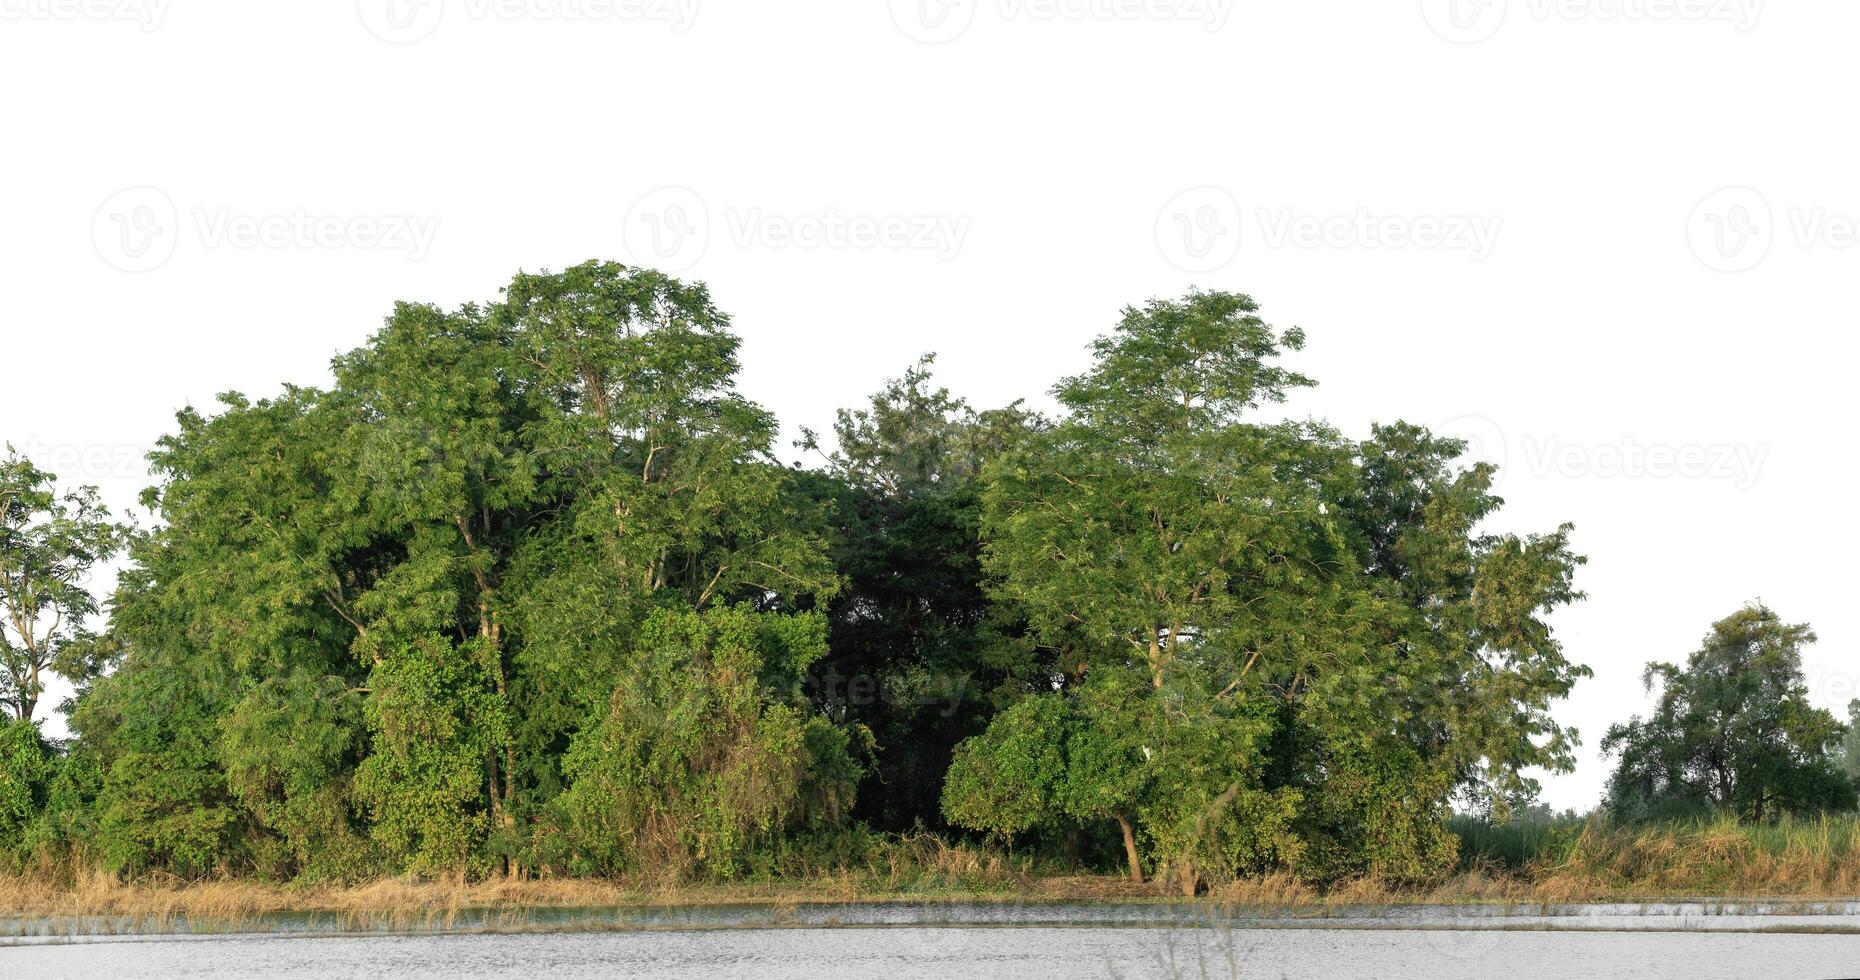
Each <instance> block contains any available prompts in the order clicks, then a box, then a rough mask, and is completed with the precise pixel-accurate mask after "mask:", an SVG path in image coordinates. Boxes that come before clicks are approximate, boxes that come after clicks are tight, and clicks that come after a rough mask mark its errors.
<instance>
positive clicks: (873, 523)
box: [800, 355, 1043, 831]
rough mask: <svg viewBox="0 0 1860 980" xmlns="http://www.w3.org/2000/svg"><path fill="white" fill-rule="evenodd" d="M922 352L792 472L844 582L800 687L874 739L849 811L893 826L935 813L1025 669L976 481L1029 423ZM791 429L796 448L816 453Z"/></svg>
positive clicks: (814, 442) (932, 822)
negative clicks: (992, 578) (954, 763)
mask: <svg viewBox="0 0 1860 980" xmlns="http://www.w3.org/2000/svg"><path fill="white" fill-rule="evenodd" d="M934 362H935V358H934V357H933V356H932V355H925V356H924V357H923V358H921V359H920V360H919V361H918V362H917V363H916V364H915V365H914V366H912V367H910V368H909V369H907V370H906V371H905V372H904V374H903V375H902V376H901V377H899V378H896V379H892V380H888V381H887V382H886V383H885V385H884V386H883V388H881V390H879V391H878V392H876V393H875V394H874V395H873V396H872V397H871V399H870V401H869V403H868V404H867V406H866V407H863V408H859V409H853V410H841V411H840V412H839V413H838V414H837V418H836V420H835V423H834V426H833V435H834V440H833V443H834V446H833V449H832V451H831V453H827V454H825V458H826V462H827V466H826V470H825V472H821V473H808V474H804V475H803V476H802V477H800V483H801V486H802V487H803V488H804V489H805V490H806V492H809V493H811V494H813V495H815V496H816V497H817V498H818V499H819V501H820V505H819V507H820V509H821V510H822V511H823V512H826V513H829V514H830V515H831V521H832V525H833V533H832V537H831V549H832V551H831V553H832V557H833V561H834V564H835V566H836V567H837V568H838V569H839V571H840V573H841V575H842V576H843V578H844V581H845V587H844V589H843V590H842V591H841V592H840V593H839V594H837V595H836V596H834V597H833V600H832V601H831V602H830V603H829V604H828V605H827V608H826V612H827V616H828V623H829V634H828V653H827V655H826V656H825V657H823V658H821V660H820V662H819V663H817V664H816V665H815V667H814V669H813V670H812V671H811V672H810V675H809V678H808V690H809V693H810V695H811V696H812V697H813V699H814V703H815V704H816V705H817V706H818V707H819V708H820V709H821V710H822V711H825V712H828V713H830V714H832V715H833V716H835V717H840V718H844V719H845V720H847V721H849V722H852V723H856V724H859V725H862V726H864V727H865V728H866V729H868V730H869V731H870V732H871V733H872V734H873V736H874V739H875V752H874V759H873V765H872V766H871V767H870V771H869V772H868V774H867V776H866V779H865V782H864V783H863V784H862V785H861V787H860V791H859V808H858V811H857V815H858V817H859V818H860V819H862V820H864V821H867V822H868V823H870V824H872V825H874V826H876V827H880V828H883V829H887V830H896V831H907V830H910V829H912V828H913V827H917V826H937V825H938V824H940V822H941V819H940V818H941V815H942V813H941V810H940V808H939V806H938V796H939V794H940V792H941V790H942V785H943V773H944V771H945V770H946V769H947V768H948V766H949V761H950V758H951V754H952V753H953V751H954V749H955V746H956V743H958V742H960V741H961V740H962V739H964V738H966V737H968V736H970V735H973V734H976V733H978V732H980V731H981V729H982V728H983V726H985V725H986V724H987V721H988V718H989V717H990V716H991V715H992V714H993V712H994V711H995V709H996V708H997V707H998V706H1000V705H1001V704H1003V703H1006V702H1007V701H1009V700H1011V699H1012V697H1014V696H1016V695H1017V694H1018V693H1019V692H1020V691H1021V690H1022V689H1023V688H1024V687H1025V684H1026V683H1027V679H1028V675H1030V674H1032V673H1034V672H1035V670H1036V668H1035V665H1034V664H1033V663H1031V662H1030V661H1029V660H1028V658H1026V657H1025V656H1023V651H1022V650H1020V649H1018V648H1017V647H1016V646H1015V645H1014V644H1013V643H1012V642H1011V635H1012V634H1013V633H1014V632H1015V631H1016V630H1017V629H1018V626H1019V624H1018V623H1017V622H1015V621H1014V619H1015V617H1014V614H1013V612H1012V610H1011V609H1009V608H1007V607H1004V606H1002V605H1000V604H998V603H991V602H990V599H989V596H988V595H987V593H986V591H985V589H984V586H983V575H982V569H981V560H980V559H981V542H980V538H979V531H978V516H979V512H980V498H979V494H978V485H977V483H976V476H977V474H978V473H979V471H980V470H981V468H982V465H983V464H984V463H985V462H986V461H987V460H988V459H991V458H993V457H994V456H996V455H999V454H1000V453H1001V452H1003V451H1005V448H1006V447H1007V446H1009V445H1012V444H1014V443H1016V442H1018V441H1019V440H1020V439H1022V438H1024V437H1025V436H1026V434H1028V433H1029V432H1032V431H1036V430H1037V429H1039V428H1040V427H1041V426H1042V424H1043V422H1042V420H1041V419H1040V418H1039V417H1038V416H1037V415H1035V414H1033V413H1031V412H1028V411H1027V410H1025V409H1023V408H1022V407H1021V406H1020V405H1019V404H1018V403H1016V404H1013V405H1009V406H1006V407H1004V408H1000V409H993V410H987V411H976V410H975V409H973V408H972V407H970V406H969V405H968V403H967V402H965V401H963V400H962V399H960V398H957V397H955V396H953V395H952V394H950V392H949V391H948V389H946V388H941V387H938V386H936V385H935V384H934V382H933V380H932V375H931V369H932V366H933V365H934ZM804 436H805V438H804V439H803V440H802V442H801V443H800V445H801V446H802V447H803V448H806V449H809V450H813V451H820V450H821V446H820V441H819V439H818V437H817V436H816V435H815V434H814V433H813V432H811V431H806V430H804Z"/></svg>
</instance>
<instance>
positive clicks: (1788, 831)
mask: <svg viewBox="0 0 1860 980" xmlns="http://www.w3.org/2000/svg"><path fill="white" fill-rule="evenodd" d="M1536 840H1537V843H1535V844H1534V845H1533V849H1532V850H1531V852H1530V853H1527V854H1525V855H1523V859H1522V860H1521V861H1520V862H1519V864H1518V866H1516V867H1514V868H1509V869H1506V868H1502V867H1500V866H1499V865H1497V864H1494V863H1492V862H1490V861H1484V860H1481V859H1479V857H1478V855H1476V854H1474V855H1471V856H1470V859H1469V860H1468V862H1467V868H1466V870H1464V871H1462V872H1461V873H1459V874H1458V875H1457V876H1455V877H1452V878H1449V879H1445V880H1441V881H1437V882H1433V883H1430V884H1426V885H1420V886H1414V885H1409V886H1395V885H1390V884H1388V883H1385V882H1380V881H1375V880H1372V879H1354V880H1349V881H1343V882H1338V883H1334V884H1332V885H1330V886H1329V887H1326V888H1320V887H1317V886H1315V885H1313V884H1311V883H1309V882H1306V881H1302V880H1300V879H1298V878H1295V877H1292V876H1290V875H1284V874H1277V875H1267V876H1263V877H1257V878H1249V879H1244V880H1241V881H1235V882H1231V883H1226V884H1223V885H1220V886H1217V887H1216V888H1215V889H1214V890H1213V891H1212V892H1210V893H1209V894H1208V895H1206V896H1205V898H1204V899H1203V901H1205V902H1207V903H1208V904H1210V905H1213V906H1220V907H1233V908H1241V907H1245V908H1266V909H1288V910H1296V909H1322V908H1324V907H1329V906H1339V905H1385V904H1398V903H1470V902H1490V903H1547V904H1561V903H1572V902H1583V901H1598V900H1625V899H1635V898H1675V897H1681V896H1688V897H1720V896H1722V897H1732V896H1735V897H1751V898H1762V897H1775V898H1792V899H1803V900H1823V899H1835V898H1850V897H1853V896H1857V895H1860V819H1855V818H1842V817H1836V818H1829V819H1823V820H1812V821H1799V822H1783V823H1780V824H1774V825H1764V826H1747V825H1740V824H1737V823H1735V822H1731V821H1715V822H1705V823H1698V824H1669V825H1659V826H1650V827H1614V826H1610V825H1608V824H1606V823H1605V822H1602V821H1590V822H1588V823H1586V824H1581V825H1572V826H1571V828H1570V832H1569V833H1566V834H1561V835H1543V836H1541V838H1538V839H1536ZM1046 870H1049V871H1050V870H1051V869H1046ZM854 901H920V902H933V903H934V902H945V901H970V902H974V901H982V902H1104V901H1142V902H1174V901H1180V898H1179V897H1178V896H1177V895H1176V893H1175V892H1174V891H1173V890H1172V889H1171V890H1164V889H1162V888H1161V887H1160V886H1159V885H1157V884H1156V883H1154V882H1151V883H1147V884H1143V885H1138V884H1135V883H1133V882H1131V881H1129V880H1128V879H1127V878H1123V877H1121V876H1111V875H1063V874H1049V873H1039V872H1038V871H1036V870H1035V869H1034V867H1033V866H1032V864H1031V863H1030V862H1028V861H1025V860H1021V859H1015V858H1012V857H1010V856H1008V855H1006V854H1004V853H1002V852H1000V851H998V850H992V849H986V848H975V847H968V846H961V845H952V844H950V843H948V842H946V841H944V840H942V839H940V838H937V837H935V836H932V835H927V834H925V835H915V836H907V837H903V838H891V839H889V840H888V841H887V843H886V844H885V846H883V847H880V848H877V849H875V850H874V851H871V852H869V853H867V854H865V855H863V856H862V858H861V859H860V860H858V861H854V862H842V863H836V864H822V865H821V866H818V867H796V868H793V869H791V870H790V872H789V874H788V876H787V877H784V878H782V879H780V880H777V881H772V882H762V883H723V884H691V883H679V882H676V881H670V880H607V879H576V878H559V877H558V878H548V879H543V880H525V881H517V880H493V881H482V882H464V881H455V882H446V881H418V880H412V879H401V878H395V879H384V880H379V881H373V882H368V883H364V884H356V885H334V884H329V885H307V886H301V885H280V884H268V883H264V882H258V881H252V880H237V879H235V880H218V879H216V880H206V881H181V880H168V879H161V878H146V879H142V880H138V881H135V882H133V883H125V882H122V881H120V880H118V879H117V878H116V877H115V876H113V875H109V874H104V873H100V872H95V871H72V870H71V869H69V868H66V869H64V870H63V872H62V873H61V874H60V873H54V874H50V875H46V874H39V875H29V876H24V877H19V876H15V877H8V876H4V875H0V918H7V917H11V918H14V919H25V918H34V917H37V918H46V917H66V916H82V917H106V918H116V919H121V920H124V921H129V922H134V923H137V924H138V925H141V926H146V925H148V924H151V923H152V924H155V925H159V924H160V923H162V922H171V921H173V920H176V919H185V920H188V921H189V922H192V923H202V922H219V923H238V922H241V921H246V920H251V919H254V918H257V917H262V916H267V915H275V914H287V913H309V914H320V915H326V916H332V917H335V918H336V919H337V920H339V921H342V922H354V923H357V924H360V925H368V926H372V927H380V926H382V925H406V926H413V927H419V926H428V927H444V926H446V925H447V924H448V923H450V922H452V921H454V920H455V919H458V918H459V917H461V916H466V917H468V918H475V920H476V921H479V922H484V921H492V920H496V918H497V917H498V916H521V915H522V914H523V913H525V912H526V911H529V912H533V911H536V910H547V909H580V908H586V909H610V910H611V909H626V908H629V907H643V906H668V907H690V906H703V905H721V904H735V903H755V904H760V905H766V906H770V907H773V908H776V909H780V908H783V907H795V906H801V905H809V904H821V903H837V902H854Z"/></svg>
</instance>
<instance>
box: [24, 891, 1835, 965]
mask: <svg viewBox="0 0 1860 980" xmlns="http://www.w3.org/2000/svg"><path fill="white" fill-rule="evenodd" d="M539 916H541V917H540V918H539V919H537V920H536V921H533V922H531V923H529V925H528V926H527V928H532V929H549V928H552V927H562V928H572V929H576V930H579V931H572V932H521V933H506V934H482V933H451V934H415V935H356V934H353V933H340V934H338V933H335V932H334V931H332V929H331V928H329V927H328V926H327V924H319V922H318V921H317V920H316V919H314V917H293V918H284V919H280V920H278V921H277V922H275V923H273V924H272V926H273V928H274V930H275V931H274V932H272V933H265V934H259V933H247V934H238V935H212V934H204V933H203V934H181V935H171V936H147V935H120V934H117V935H109V934H98V933H97V932H95V931H92V930H89V929H86V928H84V927H83V925H82V923H80V922H66V923H64V924H63V926H59V925H58V924H56V923H41V925H43V926H44V927H45V928H42V929H40V930H38V931H36V932H35V931H34V930H33V929H31V928H28V925H29V924H28V923H24V922H15V923H12V925H11V931H12V932H13V933H14V935H13V936H12V938H11V939H8V940H0V942H11V943H13V944H15V945H12V946H10V947H3V948H0V976H4V977H8V978H11V977H45V978H57V977H73V978H77V977H82V978H93V977H112V978H113V977H125V978H126V977H153V978H169V977H175V978H179V977H192V978H222V977H224V978H233V977H238V978H248V977H260V976H262V977H277V978H287V980H289V978H312V977H316V978H322V977H358V978H369V980H396V978H424V977H435V978H438V977H510V976H524V977H530V976H535V977H551V978H564V980H581V978H597V977H598V978H610V977H652V978H659V977H663V978H705V980H713V978H736V977H743V978H758V980H761V978H770V980H783V978H791V977H792V978H797V980H798V978H809V980H812V978H839V977H845V978H883V980H915V978H928V977H957V978H962V980H995V978H1015V980H1020V978H1034V977H1055V978H1058V977H1064V978H1082V977H1104V978H1128V980H1135V978H1151V977H1156V978H1176V977H1183V978H1197V980H1199V978H1204V977H1205V978H1250V977H1269V978H1278V977H1297V978H1303V977H1312V978H1324V980H1332V978H1338V977H1381V978H1392V980H1407V978H1416V980H1452V978H1458V977H1467V978H1474V977H1477V978H1488V977H1493V976H1501V977H1504V976H1510V977H1517V978H1532V980H1537V978H1560V977H1569V978H1578V977H1580V978H1610V977H1686V978H1701V977H1726V978H1732V977H1736V978H1743V977H1764V978H1775V980H1789V978H1801V980H1824V978H1837V977H1855V976H1860V934H1856V932H1860V907H1856V906H1853V905H1849V904H1835V905H1787V906H1778V905H1752V904H1740V903H1704V904H1700V903H1694V904H1678V905H1591V906H1567V907H1560V908H1543V907H1538V906H1529V907H1511V908H1503V907H1478V908H1448V907H1438V906H1407V907H1392V908H1391V907H1364V908H1357V909H1350V908H1344V909H1325V910H1322V911H1321V913H1311V912H1248V911H1238V912H1233V911H1230V912H1224V913H1223V912H1213V911H1210V910H1208V909H1205V908H1192V907H1172V906H1156V905H1132V906H1117V905H1107V906H1073V905H1016V906H985V905H972V906H965V905H902V904H877V905H848V906H803V907H801V908H798V909H797V908H790V909H781V910H774V911H771V910H769V909H765V908H756V907H736V908H723V909H662V910H651V909H645V910H641V909H630V910H625V911H616V910H598V911H597V910H577V912H576V913H573V914H571V913H565V912H550V913H539ZM925 923H930V924H925ZM91 924H92V925H93V926H94V925H96V924H97V923H96V922H95V920H92V922H91ZM171 926H172V927H175V928H181V929H185V928H186V925H185V923H175V924H171ZM453 927H454V928H471V923H470V922H465V923H453ZM615 928H618V929H620V930H623V931H610V930H613V929H615ZM594 930H603V931H594ZM1758 930H1795V931H1788V932H1779V931H1758ZM109 931H120V930H118V929H117V928H116V927H109ZM60 932H62V933H64V934H63V935H58V934H57V933H60ZM73 932H76V933H78V935H72V933H73Z"/></svg>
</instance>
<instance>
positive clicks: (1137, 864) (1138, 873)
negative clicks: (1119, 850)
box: [1117, 814, 1143, 885]
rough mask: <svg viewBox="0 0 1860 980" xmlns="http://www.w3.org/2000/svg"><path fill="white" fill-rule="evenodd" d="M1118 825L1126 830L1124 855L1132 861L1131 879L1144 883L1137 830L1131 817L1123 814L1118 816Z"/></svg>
mask: <svg viewBox="0 0 1860 980" xmlns="http://www.w3.org/2000/svg"><path fill="white" fill-rule="evenodd" d="M1117 826H1118V828H1119V829H1121V830H1122V831H1123V832H1124V857H1125V858H1126V859H1128V860H1129V861H1130V880H1131V881H1134V882H1136V883H1137V884H1139V885H1141V884H1143V859H1142V858H1140V857H1138V856H1137V831H1136V828H1135V827H1132V826H1131V825H1130V818H1129V817H1126V816H1124V815H1122V814H1119V815H1118V817H1117Z"/></svg>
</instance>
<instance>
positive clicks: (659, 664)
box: [560, 606, 859, 877]
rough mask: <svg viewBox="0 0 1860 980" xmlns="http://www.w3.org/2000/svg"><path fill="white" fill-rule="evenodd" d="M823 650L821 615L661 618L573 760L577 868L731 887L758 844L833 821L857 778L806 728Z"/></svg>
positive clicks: (823, 726)
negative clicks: (693, 875)
mask: <svg viewBox="0 0 1860 980" xmlns="http://www.w3.org/2000/svg"><path fill="white" fill-rule="evenodd" d="M825 652H826V623H825V620H824V619H823V618H822V617H820V616H818V615H801V616H786V615H776V614H770V613H759V612H756V611H754V610H753V609H751V608H749V607H747V606H735V607H719V608H713V609H710V610H706V611H702V612H699V611H695V610H684V611H676V612H674V611H671V610H666V611H663V612H660V613H656V614H654V615H653V616H652V617H651V618H650V619H649V620H647V622H646V623H645V624H644V626H643V627H642V629H641V630H640V633H639V637H638V641H637V647H636V651H635V655H634V657H633V658H632V659H631V662H630V663H629V664H628V665H627V666H626V668H625V670H624V671H623V672H622V676H621V681H620V683H619V685H618V686H616V687H615V689H614V691H613V694H612V697H611V698H610V701H609V704H608V706H607V710H606V711H605V712H603V713H602V714H601V716H600V719H599V721H598V722H597V723H595V724H594V725H592V726H591V727H589V728H588V729H586V730H584V731H583V732H582V733H581V734H580V735H578V736H577V738H576V740H575V742H574V744H573V745H572V746H571V747H570V749H569V753H568V758H567V759H566V760H565V762H564V767H565V769H566V771H567V772H568V774H569V777H570V779H571V785H570V788H569V789H568V791H567V792H566V793H565V794H563V796H562V797H561V800H560V805H561V808H562V810H563V812H564V813H565V815H566V829H567V833H568V836H569V841H568V843H569V845H570V847H571V848H572V850H573V851H574V852H575V853H577V854H578V855H581V857H580V859H579V861H578V862H577V863H578V864H581V865H582V866H584V867H591V868H593V869H595V870H600V871H644V872H650V873H655V874H665V875H669V876H677V875H680V874H683V873H686V872H688V871H690V870H693V869H701V870H703V871H706V872H708V873H710V874H713V875H717V876H721V877H731V876H733V875H735V874H737V873H739V872H740V871H741V870H743V868H744V866H745V864H746V862H747V860H748V858H749V856H750V854H751V853H753V851H754V850H755V848H756V847H757V846H758V845H760V844H763V843H766V842H768V841H769V840H771V839H773V838H775V837H778V836H780V835H781V834H782V833H784V832H786V831H788V830H790V829H794V828H797V827H805V826H809V825H815V826H818V825H822V824H831V823H835V822H837V821H838V820H839V819H840V818H841V817H842V816H843V815H844V813H845V811H846V809H847V808H848V807H849V805H850V802H851V797H852V791H853V787H854V785H855V784H856V782H857V780H858V776H859V771H858V768H857V766H856V765H855V764H854V763H853V762H852V760H851V757H850V754H849V744H848V742H847V740H846V737H845V733H844V730H841V729H835V728H833V727H832V726H830V725H828V724H827V723H826V722H825V720H824V719H821V718H818V717H812V718H810V717H809V716H808V713H807V712H806V711H805V710H804V703H803V702H802V701H801V696H800V695H801V690H800V678H801V676H802V675H803V674H804V673H805V672H806V670H807V668H808V667H809V666H811V665H812V663H813V662H814V661H815V660H818V659H819V658H820V657H821V656H822V655H823V654H824V653H825Z"/></svg>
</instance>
